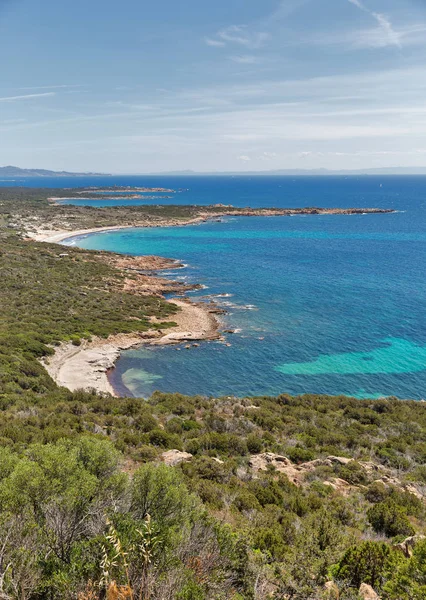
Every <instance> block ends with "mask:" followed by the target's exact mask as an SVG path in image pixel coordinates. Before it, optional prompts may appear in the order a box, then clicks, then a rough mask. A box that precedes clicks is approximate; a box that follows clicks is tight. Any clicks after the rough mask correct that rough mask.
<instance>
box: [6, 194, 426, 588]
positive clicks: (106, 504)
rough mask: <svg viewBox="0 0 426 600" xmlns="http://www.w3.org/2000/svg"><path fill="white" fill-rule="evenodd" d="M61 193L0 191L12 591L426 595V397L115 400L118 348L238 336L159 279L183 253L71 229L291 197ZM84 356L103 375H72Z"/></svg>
mask: <svg viewBox="0 0 426 600" xmlns="http://www.w3.org/2000/svg"><path fill="white" fill-rule="evenodd" d="M66 193H69V191H67V192H65V191H64V190H62V191H60V190H54V191H52V190H43V189H37V190H34V189H26V188H0V238H1V248H0V268H1V273H2V282H1V286H0V299H1V306H2V309H1V312H2V314H1V317H2V319H1V322H0V356H1V375H2V376H1V382H0V401H1V408H2V410H1V411H0V466H1V468H0V498H1V507H0V539H1V541H2V544H1V563H0V565H1V566H0V568H1V569H2V571H1V579H0V582H1V586H2V593H3V595H4V596H5V598H6V597H7V598H15V597H19V598H26V599H28V600H35V599H41V598H48V597H49V598H55V599H56V598H57V599H59V600H62V598H64V599H65V598H75V599H76V600H77V599H78V600H89V599H95V598H96V599H97V598H98V597H100V596H99V594H101V596H102V597H106V598H117V599H118V598H151V599H152V600H159V599H160V598H164V597H169V598H176V599H181V600H185V599H186V600H203V599H204V600H213V599H218V598H227V599H228V598H229V599H232V600H242V599H249V598H251V599H253V598H257V599H262V600H267V599H270V598H277V599H283V600H284V599H287V598H288V599H290V598H293V599H300V600H302V599H308V598H311V599H314V598H315V599H319V598H328V599H331V598H341V599H342V600H344V599H347V600H349V599H353V598H356V597H361V598H362V597H364V598H379V597H381V598H384V599H389V600H398V599H401V600H409V599H412V598H422V597H424V596H422V594H424V590H425V579H424V577H425V569H424V555H425V552H426V542H425V538H424V534H425V532H426V512H425V511H426V507H425V484H426V473H425V467H424V463H425V439H426V438H425V435H426V412H425V404H424V403H422V402H413V401H400V400H397V399H396V398H383V399H380V400H357V399H354V398H348V397H343V396H340V397H329V396H323V395H313V394H309V395H304V396H300V397H292V396H290V395H288V394H285V393H283V394H281V395H279V396H278V397H266V396H264V397H256V398H235V397H232V396H225V397H221V398H211V397H207V396H203V395H199V396H196V397H187V396H182V395H181V394H178V393H173V392H171V393H157V394H154V395H153V396H152V397H151V398H150V399H148V400H146V401H145V400H142V399H138V398H125V397H115V396H114V394H113V390H111V388H108V387H107V386H108V380H107V378H106V373H107V371H108V369H110V368H111V367H112V366H113V364H114V360H115V358H116V356H117V355H118V353H119V351H120V348H123V347H128V346H129V345H133V344H141V343H159V342H161V343H164V342H168V343H174V342H175V341H176V340H177V339H179V340H182V336H184V339H185V342H187V343H188V344H194V343H197V344H198V343H200V344H203V343H207V342H203V339H204V338H206V339H211V338H212V337H215V336H217V335H226V333H225V332H221V331H220V325H219V323H218V321H217V320H216V315H217V313H215V307H214V306H210V305H206V306H204V307H202V306H199V305H198V304H196V303H191V302H189V301H188V300H187V299H185V298H180V299H179V300H176V299H174V300H173V299H172V300H166V299H165V297H164V294H165V293H167V294H168V293H169V292H174V293H184V292H185V291H186V289H185V288H186V284H183V283H182V282H180V281H176V282H173V281H171V280H170V279H165V278H164V277H162V276H161V271H163V270H164V269H169V268H170V267H171V266H173V268H178V267H179V264H176V263H175V262H174V261H171V260H170V259H163V258H161V257H128V256H123V255H119V254H115V253H108V252H100V251H88V250H83V249H79V248H77V247H64V246H61V245H58V243H57V242H59V241H60V240H63V239H64V238H65V237H66V236H70V235H73V234H74V235H75V234H78V233H82V232H87V231H99V230H107V229H111V228H114V227H135V226H137V227H142V226H143V227H161V226H165V225H167V226H184V225H186V224H191V223H197V222H201V221H203V220H206V219H217V218H221V217H222V216H223V215H238V216H247V217H250V216H262V215H263V216H265V217H270V218H274V217H276V216H287V215H289V216H290V215H291V214H295V213H294V212H293V211H290V210H289V209H286V210H282V209H274V208H270V209H239V208H234V207H229V206H223V205H216V206H208V207H194V206H171V205H163V206H157V205H154V206H152V205H151V206H149V205H142V206H137V207H120V208H117V207H104V208H87V207H85V208H82V207H74V206H69V205H62V204H59V205H57V204H52V203H51V202H49V200H48V198H49V197H52V196H53V197H64V195H65V194H66ZM296 210H297V214H308V215H311V216H312V218H316V217H317V216H318V215H322V214H332V215H336V218H338V217H339V215H356V214H359V213H360V212H368V211H369V209H358V208H357V209H339V208H337V209H321V208H307V209H296ZM370 211H375V212H378V213H386V212H388V211H387V210H386V209H378V210H375V209H370ZM108 346H109V349H108ZM106 348H107V350H105V349H106ZM61 357H62V358H61ZM188 360H190V355H188ZM73 361H74V362H73ZM87 364H88V365H92V366H93V365H94V366H95V370H94V373H93V378H92V379H91V380H87V379H84V377H83V380H80V383H77V384H76V382H78V378H79V377H81V376H82V372H84V370H85V369H86V365H87ZM67 365H68V367H67ZM58 383H59V384H60V385H58ZM10 565H12V566H10Z"/></svg>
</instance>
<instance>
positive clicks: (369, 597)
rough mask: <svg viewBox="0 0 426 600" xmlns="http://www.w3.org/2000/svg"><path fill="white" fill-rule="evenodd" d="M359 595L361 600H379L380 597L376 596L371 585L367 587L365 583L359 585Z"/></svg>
mask: <svg viewBox="0 0 426 600" xmlns="http://www.w3.org/2000/svg"><path fill="white" fill-rule="evenodd" d="M359 595H360V596H361V598H362V600H380V596H379V595H378V594H376V592H375V591H374V590H373V588H372V587H371V585H368V584H367V583H361V587H360V588H359Z"/></svg>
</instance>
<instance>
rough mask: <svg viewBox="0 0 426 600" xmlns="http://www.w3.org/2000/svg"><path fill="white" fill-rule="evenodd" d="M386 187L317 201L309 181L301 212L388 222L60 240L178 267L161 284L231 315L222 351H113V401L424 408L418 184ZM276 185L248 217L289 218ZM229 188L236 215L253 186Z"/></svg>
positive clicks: (425, 240)
mask: <svg viewBox="0 0 426 600" xmlns="http://www.w3.org/2000/svg"><path fill="white" fill-rule="evenodd" d="M196 179H197V182H196V185H197V186H198V187H199V188H200V187H201V188H202V181H201V180H202V178H196ZM224 179H226V178H224ZM392 179H393V178H389V179H385V180H384V183H383V185H382V187H380V184H379V181H378V180H377V179H375V178H363V179H362V181H361V182H359V181H357V182H352V183H351V182H350V181H349V182H348V181H347V180H344V179H343V178H336V179H335V180H333V179H332V178H328V181H327V182H325V181H324V182H322V183H321V185H320V187H319V188H318V186H317V188H316V192H315V186H314V185H313V182H312V180H311V179H309V180H307V181H305V183H306V186H305V194H306V197H305V201H303V199H302V198H301V196H300V197H299V200H300V203H301V204H299V205H317V206H326V205H335V206H349V205H351V206H384V207H385V206H386V207H389V206H390V207H391V208H395V209H397V210H399V211H400V212H397V213H395V214H389V215H360V216H300V217H276V218H261V217H255V218H254V217H251V218H244V217H241V218H225V219H223V221H222V222H221V223H217V222H214V223H213V222H211V223H204V224H201V225H196V226H191V227H181V228H163V229H128V230H122V231H115V232H108V233H102V234H95V235H90V236H87V237H84V238H78V239H74V240H70V241H69V242H68V243H71V244H78V245H79V246H83V247H85V248H96V249H107V250H114V251H118V252H124V253H128V254H133V255H138V254H158V255H162V256H168V257H172V258H177V259H180V260H181V261H183V262H184V263H186V264H187V265H188V266H187V267H186V268H185V269H183V270H177V271H175V272H172V271H170V272H168V274H169V275H168V276H170V277H173V278H178V279H179V278H184V279H186V280H188V281H191V282H192V281H193V282H199V283H202V284H203V285H204V286H205V289H204V290H202V291H197V293H193V294H191V296H192V297H194V298H199V297H203V296H213V297H214V299H215V301H216V302H218V304H219V305H220V306H223V307H224V308H226V309H227V310H228V313H227V315H226V316H225V317H224V327H225V328H233V329H236V330H237V333H234V334H229V335H227V341H228V342H230V343H231V346H230V347H227V346H226V345H224V344H222V343H219V342H206V343H202V344H201V345H200V346H199V347H198V348H191V349H190V350H186V349H185V348H184V345H182V346H180V347H179V348H180V349H179V350H178V349H177V348H176V347H157V348H149V347H148V348H147V347H144V348H142V349H139V350H130V351H127V352H124V353H123V355H122V357H121V358H120V360H119V361H118V364H117V369H116V370H115V371H114V373H113V376H112V380H113V383H114V385H115V386H116V387H117V389H118V390H120V391H121V392H122V393H130V394H132V395H135V396H143V397H147V396H149V395H150V394H151V393H152V392H153V391H154V390H162V391H179V392H182V393H186V394H197V393H201V394H204V395H236V396H245V395H256V394H278V393H282V392H288V393H294V394H296V393H304V392H312V393H328V394H351V395H354V396H358V397H366V396H368V397H379V396H382V395H395V396H398V397H401V398H416V399H421V398H424V397H426V302H425V300H426V278H425V273H426V201H425V199H426V179H425V178H405V179H404V178H395V179H394V180H393V183H392ZM381 181H383V179H382V180H381ZM144 182H145V181H144ZM303 183H304V182H303V181H302V180H300V181H299V182H298V190H299V192H300V193H301V190H302V189H303ZM185 184H186V185H185ZM185 184H184V186H185V187H188V188H190V186H191V181H190V178H189V179H188V180H186V181H185ZM276 184H277V181H276V178H273V179H272V180H271V181H268V178H265V180H264V181H263V183H262V186H263V190H264V192H263V195H262V191H261V189H260V188H259V187H257V192H256V193H257V194H258V195H257V202H256V204H257V205H258V206H259V205H275V206H292V205H296V203H295V196H294V193H293V195H291V194H290V193H288V195H286V194H283V193H282V189H283V188H284V190H285V189H286V186H287V188H289V189H290V190H293V192H294V190H295V188H294V184H293V183H292V181H281V184H280V185H281V186H283V187H280V188H277V186H276ZM163 185H165V186H167V187H169V186H170V182H169V181H168V180H166V181H163ZM181 185H182V184H181ZM194 185H195V184H194ZM204 185H205V186H206V189H205V190H204V193H201V192H199V193H198V194H199V196H200V197H202V198H204V199H205V202H207V200H206V199H207V198H211V193H212V192H211V188H210V187H209V182H208V181H204ZM218 185H219V184H218ZM230 185H231V188H232V186H234V187H235V189H238V190H239V192H238V193H236V194H235V197H236V201H235V202H234V203H235V204H240V205H245V204H246V198H247V196H249V195H250V193H253V190H252V189H251V182H250V181H249V180H245V181H243V182H241V181H240V183H239V184H238V185H239V187H238V185H237V184H236V182H235V181H234V180H232V181H231V182H230ZM256 185H257V184H256ZM220 186H223V187H225V186H226V181H221V182H220ZM292 186H293V187H292ZM345 188H346V191H347V193H345ZM383 188H385V189H383ZM361 189H362V192H361V191H360V190H361ZM299 192H298V193H299ZM187 193H188V194H192V193H194V192H187ZM274 194H275V201H273V198H272V197H273V196H274ZM183 195H184V193H182V196H183ZM348 197H349V198H350V200H348ZM330 198H331V199H332V201H331V200H330ZM338 198H340V201H339V200H338ZM366 198H367V200H366ZM216 200H217V201H223V198H216ZM226 200H227V201H228V200H230V201H232V199H231V198H229V197H227V198H226ZM250 203H251V204H253V205H254V204H255V201H251V202H250Z"/></svg>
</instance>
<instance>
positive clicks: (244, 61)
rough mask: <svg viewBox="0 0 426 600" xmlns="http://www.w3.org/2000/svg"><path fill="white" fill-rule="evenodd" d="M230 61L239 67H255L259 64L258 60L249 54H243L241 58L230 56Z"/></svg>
mask: <svg viewBox="0 0 426 600" xmlns="http://www.w3.org/2000/svg"><path fill="white" fill-rule="evenodd" d="M229 58H230V60H232V61H233V62H236V63H238V64H240V65H255V64H257V63H259V62H260V59H259V58H258V57H257V56H253V55H251V54H244V55H242V56H230V57H229Z"/></svg>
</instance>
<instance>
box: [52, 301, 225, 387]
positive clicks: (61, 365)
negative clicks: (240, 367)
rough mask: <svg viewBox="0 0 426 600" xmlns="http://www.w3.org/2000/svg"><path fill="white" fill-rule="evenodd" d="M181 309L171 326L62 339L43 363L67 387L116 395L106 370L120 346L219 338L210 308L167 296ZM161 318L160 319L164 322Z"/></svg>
mask: <svg viewBox="0 0 426 600" xmlns="http://www.w3.org/2000/svg"><path fill="white" fill-rule="evenodd" d="M169 302H171V303H173V304H176V305H177V306H179V308H180V309H181V310H180V311H179V312H178V313H176V314H175V315H173V316H172V317H171V318H170V319H169V321H173V322H174V323H176V326H175V327H172V328H168V329H167V330H165V332H162V331H161V330H160V331H159V330H154V329H153V330H150V331H145V332H142V333H140V334H137V333H131V334H118V335H114V336H110V337H109V338H107V339H102V338H94V339H93V340H92V341H91V342H88V341H83V342H82V344H81V346H74V345H73V344H72V343H63V344H61V345H60V346H58V347H57V349H55V354H54V355H53V356H50V357H48V358H45V359H43V360H42V364H43V366H44V367H45V368H46V370H47V372H48V373H49V375H50V376H51V377H52V379H54V381H55V382H56V383H57V384H58V385H60V386H63V387H66V388H68V389H69V390H71V391H75V390H79V389H83V390H96V391H97V392H100V393H106V394H111V395H113V396H117V394H116V393H115V390H114V389H113V387H112V385H111V384H110V382H109V380H108V371H109V370H111V369H113V368H114V365H115V363H116V361H117V359H118V358H119V356H120V353H121V351H122V350H127V349H129V348H134V347H137V346H141V345H142V344H155V345H163V344H177V343H180V342H184V341H195V340H214V339H220V337H221V336H220V333H219V325H220V323H219V321H218V319H217V318H216V317H215V315H214V308H212V307H209V306H208V305H207V304H204V303H201V302H200V303H195V302H191V301H190V300H187V299H184V300H169ZM166 321H167V320H166V319H163V320H162V322H166Z"/></svg>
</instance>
